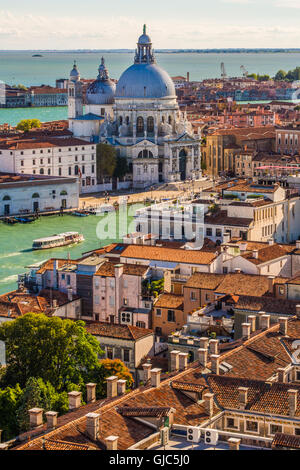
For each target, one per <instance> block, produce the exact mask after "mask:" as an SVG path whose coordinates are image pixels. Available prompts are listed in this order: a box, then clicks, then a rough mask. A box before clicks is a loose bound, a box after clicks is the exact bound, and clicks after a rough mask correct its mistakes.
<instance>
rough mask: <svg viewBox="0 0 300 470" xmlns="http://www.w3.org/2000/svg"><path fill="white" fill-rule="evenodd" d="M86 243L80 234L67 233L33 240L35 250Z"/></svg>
mask: <svg viewBox="0 0 300 470" xmlns="http://www.w3.org/2000/svg"><path fill="white" fill-rule="evenodd" d="M83 241H84V237H83V235H81V234H79V233H78V232H65V233H59V234H57V235H52V237H45V238H38V239H37V240H33V243H32V249H33V250H47V249H49V248H58V247H60V246H66V245H72V244H74V243H81V242H83Z"/></svg>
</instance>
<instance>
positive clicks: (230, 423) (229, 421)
mask: <svg viewBox="0 0 300 470" xmlns="http://www.w3.org/2000/svg"><path fill="white" fill-rule="evenodd" d="M227 427H228V428H236V427H237V426H236V425H235V420H234V419H233V418H227Z"/></svg>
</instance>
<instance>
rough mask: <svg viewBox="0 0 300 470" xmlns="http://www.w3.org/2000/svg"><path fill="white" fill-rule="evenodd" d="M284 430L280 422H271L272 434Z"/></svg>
mask: <svg viewBox="0 0 300 470" xmlns="http://www.w3.org/2000/svg"><path fill="white" fill-rule="evenodd" d="M277 432H282V426H281V425H280V424H270V434H276V433H277Z"/></svg>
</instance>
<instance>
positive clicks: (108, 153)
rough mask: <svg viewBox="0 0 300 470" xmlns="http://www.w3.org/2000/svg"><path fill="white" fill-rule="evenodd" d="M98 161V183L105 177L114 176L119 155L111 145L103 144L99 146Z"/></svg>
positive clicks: (97, 151) (97, 149)
mask: <svg viewBox="0 0 300 470" xmlns="http://www.w3.org/2000/svg"><path fill="white" fill-rule="evenodd" d="M96 161H97V179H98V181H99V180H101V179H102V178H103V177H104V176H109V177H112V176H113V174H114V172H115V169H116V166H117V154H116V151H115V149H114V148H113V147H112V146H111V145H108V144H103V143H101V144H98V145H97V147H96Z"/></svg>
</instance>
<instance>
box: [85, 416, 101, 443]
mask: <svg viewBox="0 0 300 470" xmlns="http://www.w3.org/2000/svg"><path fill="white" fill-rule="evenodd" d="M85 417H86V432H87V434H88V435H89V437H90V438H91V439H93V440H94V441H95V440H96V439H97V438H98V435H99V421H100V415H99V414H98V413H88V414H87V415H86V416H85Z"/></svg>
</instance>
